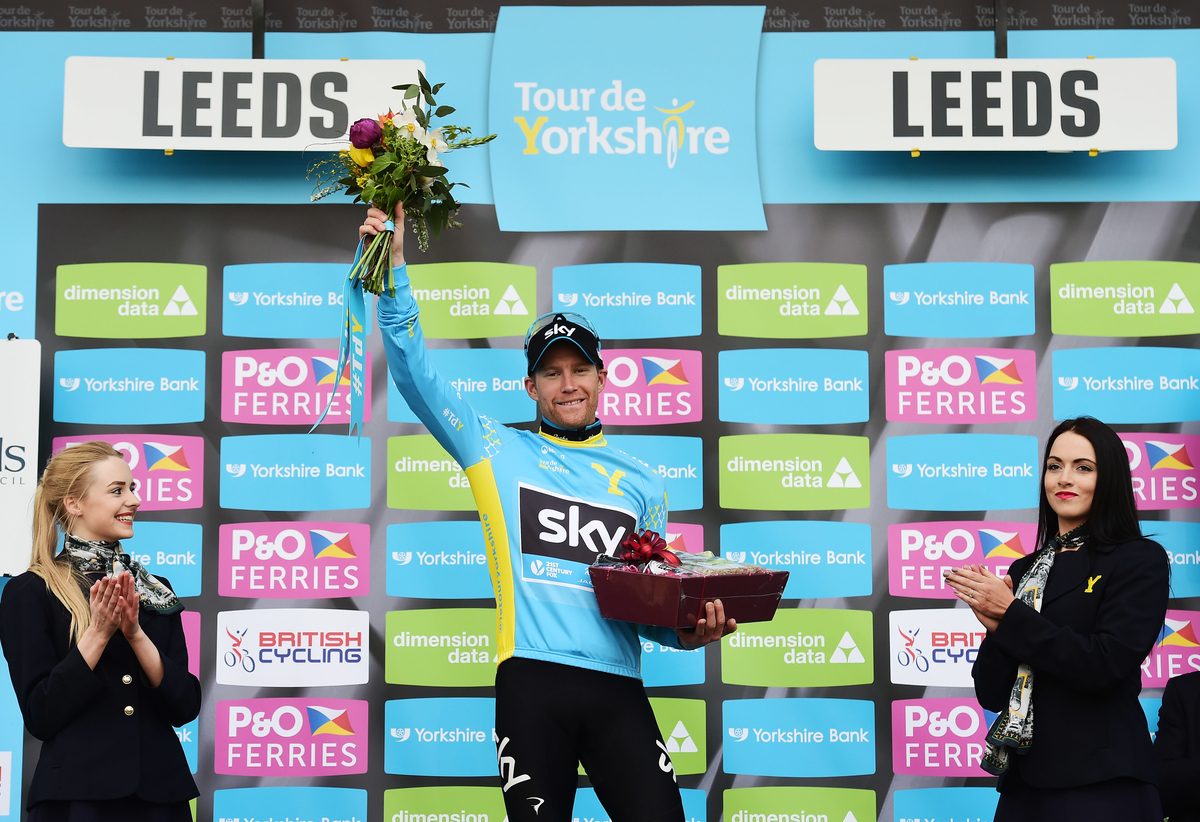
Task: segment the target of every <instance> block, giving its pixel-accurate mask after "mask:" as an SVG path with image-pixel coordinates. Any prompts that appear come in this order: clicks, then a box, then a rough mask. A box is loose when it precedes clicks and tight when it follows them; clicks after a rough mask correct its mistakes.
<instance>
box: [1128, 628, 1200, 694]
mask: <svg viewBox="0 0 1200 822" xmlns="http://www.w3.org/2000/svg"><path fill="white" fill-rule="evenodd" d="M1196 625H1200V611H1174V610H1171V611H1167V616H1166V618H1165V619H1164V620H1163V627H1162V630H1161V631H1159V632H1158V639H1157V640H1155V642H1154V647H1153V648H1151V649H1150V655H1149V656H1147V657H1146V659H1145V661H1143V662H1142V687H1143V688H1164V687H1166V684H1167V680H1168V679H1170V678H1171V677H1176V676H1179V675H1180V674H1190V673H1192V672H1193V671H1200V638H1198V637H1197V635H1196V628H1195V627H1194V626H1196Z"/></svg>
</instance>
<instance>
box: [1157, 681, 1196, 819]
mask: <svg viewBox="0 0 1200 822" xmlns="http://www.w3.org/2000/svg"><path fill="white" fill-rule="evenodd" d="M1154 755H1155V757H1156V758H1157V759H1158V792H1159V794H1160V795H1161V796H1162V805H1163V813H1165V814H1167V815H1168V816H1170V817H1171V822H1200V671H1194V672H1192V673H1190V674H1184V675H1183V676H1177V677H1175V678H1174V679H1171V680H1168V681H1167V689H1166V690H1165V691H1163V698H1162V707H1161V708H1160V709H1159V711H1158V733H1157V734H1156V735H1155V737H1154Z"/></svg>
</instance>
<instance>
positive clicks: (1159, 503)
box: [1121, 432, 1200, 527]
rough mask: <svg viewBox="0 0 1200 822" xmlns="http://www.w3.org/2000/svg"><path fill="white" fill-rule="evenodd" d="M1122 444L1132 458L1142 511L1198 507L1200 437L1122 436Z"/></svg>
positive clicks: (1135, 486)
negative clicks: (1197, 464)
mask: <svg viewBox="0 0 1200 822" xmlns="http://www.w3.org/2000/svg"><path fill="white" fill-rule="evenodd" d="M1121 442H1122V443H1123V444H1124V446H1125V452H1126V453H1127V454H1128V455H1129V471H1130V473H1131V474H1132V479H1133V496H1134V501H1135V502H1136V503H1137V507H1138V509H1139V510H1142V511H1158V510H1163V509H1169V508H1195V507H1196V491H1197V483H1196V479H1197V473H1198V472H1197V471H1196V459H1195V458H1193V456H1192V455H1193V454H1195V455H1196V457H1200V436H1196V435H1194V434H1146V433H1142V434H1134V433H1130V432H1122V433H1121ZM1157 525H1158V523H1155V526H1156V527H1157Z"/></svg>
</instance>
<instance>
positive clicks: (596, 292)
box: [553, 263, 703, 340]
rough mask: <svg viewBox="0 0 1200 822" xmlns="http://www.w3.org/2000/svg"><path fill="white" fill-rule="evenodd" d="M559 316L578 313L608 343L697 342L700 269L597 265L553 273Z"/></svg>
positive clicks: (555, 299) (663, 266) (570, 267)
mask: <svg viewBox="0 0 1200 822" xmlns="http://www.w3.org/2000/svg"><path fill="white" fill-rule="evenodd" d="M553 290H554V305H553V308H554V310H555V311H577V312H579V313H581V314H583V315H585V316H586V317H587V318H588V319H589V320H591V322H592V324H593V325H594V326H595V327H596V328H597V329H598V330H599V332H600V336H601V337H602V338H603V339H617V340H641V339H651V338H656V337H694V336H698V335H699V334H700V331H701V311H702V308H703V294H702V292H701V287H700V266H695V265H676V264H672V263H594V264H589V265H568V266H558V267H557V268H555V269H554V289H553Z"/></svg>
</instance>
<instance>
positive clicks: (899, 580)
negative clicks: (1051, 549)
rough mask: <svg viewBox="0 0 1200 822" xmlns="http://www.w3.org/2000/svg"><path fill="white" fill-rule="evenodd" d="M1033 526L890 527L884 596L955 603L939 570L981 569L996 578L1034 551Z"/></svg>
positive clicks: (957, 524)
mask: <svg viewBox="0 0 1200 822" xmlns="http://www.w3.org/2000/svg"><path fill="white" fill-rule="evenodd" d="M1036 539H1037V526H1036V525H1035V524H1033V523H1024V522H961V521H960V522H946V521H943V522H911V523H904V524H901V525H889V526H888V592H889V593H890V594H891V595H892V596H902V597H918V598H921V599H957V597H956V596H955V595H954V590H953V589H952V588H950V587H949V586H948V585H946V582H945V579H944V577H943V576H942V571H943V570H944V569H947V568H956V567H960V566H962V565H983V566H984V567H986V568H987V569H988V570H989V571H991V572H992V573H994V574H996V575H997V576H1000V577H1003V576H1004V575H1005V574H1007V573H1008V569H1009V567H1010V566H1011V565H1012V564H1013V562H1014V561H1016V560H1018V559H1020V558H1021V557H1024V556H1026V555H1027V554H1028V553H1029V552H1030V551H1032V550H1033V549H1034V546H1035V545H1036Z"/></svg>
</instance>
